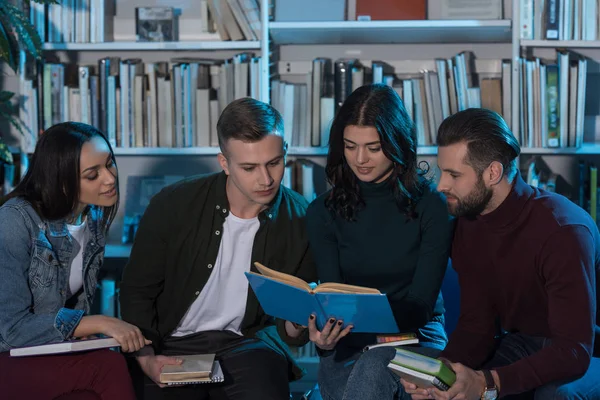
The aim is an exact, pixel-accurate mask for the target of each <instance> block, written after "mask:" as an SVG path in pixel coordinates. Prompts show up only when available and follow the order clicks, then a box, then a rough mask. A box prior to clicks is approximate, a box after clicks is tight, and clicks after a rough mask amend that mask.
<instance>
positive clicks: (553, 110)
mask: <svg viewBox="0 0 600 400" xmlns="http://www.w3.org/2000/svg"><path fill="white" fill-rule="evenodd" d="M556 55H557V59H556V60H542V59H540V58H533V59H523V58H522V59H519V81H520V85H519V86H520V88H521V92H520V100H519V102H520V107H519V108H520V110H521V112H520V129H519V132H520V133H521V134H520V138H519V140H520V142H521V145H522V146H523V147H552V148H556V147H563V148H564V147H581V145H582V144H583V134H584V117H585V106H586V86H587V67H588V62H593V61H591V60H590V61H588V59H586V58H584V57H580V56H579V55H578V54H576V53H572V52H566V51H562V50H561V51H557V53H556Z"/></svg>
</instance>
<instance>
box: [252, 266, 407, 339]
mask: <svg viewBox="0 0 600 400" xmlns="http://www.w3.org/2000/svg"><path fill="white" fill-rule="evenodd" d="M254 266H255V267H256V269H257V270H258V273H257V272H246V278H247V279H248V281H249V282H250V286H251V287H252V290H253V291H254V293H255V294H256V297H257V298H258V301H259V302H260V305H261V306H262V308H263V310H264V311H265V313H267V314H268V315H271V316H273V317H276V318H281V319H284V320H287V321H290V322H294V323H296V324H300V325H306V324H307V322H308V321H309V317H310V315H311V314H314V315H315V316H316V326H317V328H318V329H319V330H322V329H323V328H324V327H325V326H326V324H327V323H328V320H329V319H330V318H333V319H335V320H336V321H343V324H344V325H343V327H342V328H344V327H346V326H348V325H352V326H353V328H352V332H375V333H396V332H398V326H397V325H396V320H395V319H394V315H393V314H392V309H391V307H390V304H389V301H388V299H387V296H386V295H385V294H382V293H381V292H379V290H377V289H372V288H365V287H361V286H353V285H345V284H341V283H323V284H321V285H318V286H317V287H315V288H314V289H313V288H311V286H310V285H309V284H308V283H307V282H305V281H304V280H302V279H300V278H298V277H295V276H292V275H289V274H285V273H283V272H279V271H275V270H273V269H270V268H267V267H265V266H264V265H262V264H260V263H258V262H255V263H254Z"/></svg>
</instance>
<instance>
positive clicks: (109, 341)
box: [10, 338, 121, 357]
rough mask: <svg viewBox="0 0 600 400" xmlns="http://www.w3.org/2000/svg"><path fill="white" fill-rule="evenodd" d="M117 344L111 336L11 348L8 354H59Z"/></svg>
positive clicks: (103, 347)
mask: <svg viewBox="0 0 600 400" xmlns="http://www.w3.org/2000/svg"><path fill="white" fill-rule="evenodd" d="M119 346H121V345H120V344H119V342H117V340H116V339H113V338H101V339H87V340H70V341H66V342H60V343H51V344H43V345H39V346H29V347H18V348H14V349H11V350H10V355H11V356H12V357H23V356H37V355H44V354H60V353H71V352H76V351H87V350H96V349H105V348H109V347H119Z"/></svg>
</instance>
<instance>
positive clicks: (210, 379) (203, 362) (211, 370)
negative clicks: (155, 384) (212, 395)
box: [160, 354, 224, 385]
mask: <svg viewBox="0 0 600 400" xmlns="http://www.w3.org/2000/svg"><path fill="white" fill-rule="evenodd" d="M177 358H179V359H181V360H182V361H183V362H182V363H181V364H177V365H165V366H163V368H162V371H161V373H160V383H165V384H167V385H187V384H200V383H214V382H223V380H224V377H223V370H222V369H221V365H220V363H219V362H218V361H216V360H215V355H214V354H190V355H183V356H177Z"/></svg>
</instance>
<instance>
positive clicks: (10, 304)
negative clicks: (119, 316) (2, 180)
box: [0, 198, 105, 352]
mask: <svg viewBox="0 0 600 400" xmlns="http://www.w3.org/2000/svg"><path fill="white" fill-rule="evenodd" d="M101 217H102V211H101V209H99V208H97V207H91V208H90V211H89V212H88V214H87V222H86V228H85V229H86V230H87V231H88V232H87V237H88V238H89V239H88V241H87V243H86V245H85V249H84V252H83V277H84V278H83V291H81V292H80V294H79V295H78V297H77V299H76V301H73V303H75V305H74V307H72V308H66V307H65V303H66V302H67V300H68V299H69V297H70V296H71V294H70V290H69V275H70V271H71V263H72V262H73V259H74V258H75V256H76V255H77V253H78V252H79V249H80V245H79V243H77V241H76V240H74V239H73V237H72V236H71V234H70V233H69V231H68V229H67V225H66V222H65V221H64V220H61V221H46V220H43V219H42V218H40V216H39V215H38V214H37V213H36V211H35V210H34V209H33V207H32V206H31V204H30V203H29V202H27V201H26V200H24V199H21V198H13V199H10V200H9V201H7V202H6V203H5V204H4V205H2V206H1V207H0V352H3V351H8V350H10V349H11V348H13V347H22V346H33V345H39V344H47V343H54V342H60V341H63V340H66V339H69V338H71V337H72V335H73V331H74V330H75V327H76V326H77V325H78V324H79V321H80V320H81V318H82V317H83V315H84V314H87V313H89V311H90V305H91V302H92V299H93V296H94V292H95V290H96V284H97V279H98V272H99V270H100V266H101V265H102V261H103V258H104V245H105V237H104V232H102V229H101V228H100V225H99V222H100V220H101Z"/></svg>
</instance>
